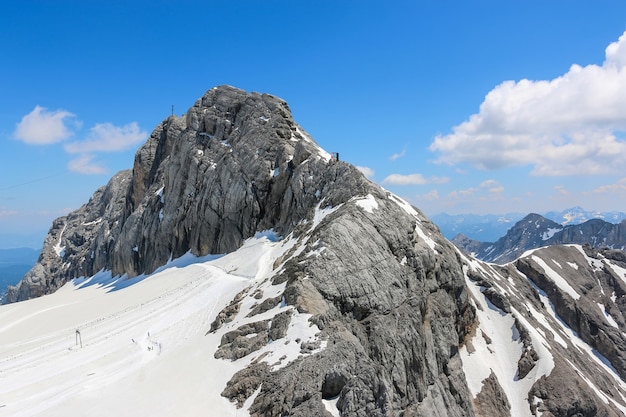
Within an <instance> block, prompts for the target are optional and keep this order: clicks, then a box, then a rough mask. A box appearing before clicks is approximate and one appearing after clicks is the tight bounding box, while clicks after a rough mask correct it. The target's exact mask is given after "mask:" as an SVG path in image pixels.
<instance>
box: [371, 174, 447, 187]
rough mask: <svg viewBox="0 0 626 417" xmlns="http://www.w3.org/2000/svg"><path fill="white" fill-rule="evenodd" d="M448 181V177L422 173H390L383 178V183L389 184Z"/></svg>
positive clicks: (421, 183) (419, 183)
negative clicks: (429, 175)
mask: <svg viewBox="0 0 626 417" xmlns="http://www.w3.org/2000/svg"><path fill="white" fill-rule="evenodd" d="M448 181H450V178H448V177H428V178H427V177H424V176H423V175H422V174H408V175H402V174H391V175H388V176H387V177H386V178H385V179H384V180H383V184H391V185H424V184H445V183H447V182H448Z"/></svg>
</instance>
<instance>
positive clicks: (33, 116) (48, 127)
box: [14, 106, 75, 145]
mask: <svg viewBox="0 0 626 417" xmlns="http://www.w3.org/2000/svg"><path fill="white" fill-rule="evenodd" d="M74 117H75V116H74V114H72V113H70V112H68V111H66V110H52V111H50V110H48V109H46V108H45V107H41V106H35V108H34V109H33V111H31V112H30V113H28V114H27V115H26V116H24V117H22V120H21V121H20V122H19V123H17V125H16V127H15V132H14V136H15V138H16V139H19V140H21V141H23V142H25V143H28V144H30V145H48V144H51V143H57V142H61V141H63V140H65V139H67V138H69V137H70V136H72V131H71V130H70V128H69V127H68V126H67V124H68V122H69V121H70V120H71V119H73V118H74Z"/></svg>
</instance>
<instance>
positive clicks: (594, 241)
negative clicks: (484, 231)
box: [451, 213, 626, 264]
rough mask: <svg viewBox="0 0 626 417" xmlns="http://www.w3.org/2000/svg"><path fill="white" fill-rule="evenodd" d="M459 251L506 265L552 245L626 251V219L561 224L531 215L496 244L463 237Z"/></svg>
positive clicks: (459, 239) (459, 238) (458, 242)
mask: <svg viewBox="0 0 626 417" xmlns="http://www.w3.org/2000/svg"><path fill="white" fill-rule="evenodd" d="M451 242H452V243H454V244H455V245H456V246H457V247H458V248H459V249H461V250H462V251H465V252H467V253H471V254H472V256H474V257H476V258H478V259H481V260H483V261H487V262H494V263H498V264H505V263H507V262H511V261H514V260H515V259H517V258H519V257H520V256H522V255H523V254H524V252H527V251H528V250H531V249H535V248H540V247H544V246H551V245H564V244H579V245H591V246H593V247H595V248H610V249H619V250H624V249H626V220H622V221H621V222H620V223H618V224H613V223H609V222H606V221H604V220H602V219H591V220H587V221H585V222H583V223H578V224H568V225H565V226H563V225H561V224H559V223H556V222H554V221H552V220H550V219H547V218H545V217H543V216H541V215H539V214H535V213H531V214H529V215H527V216H526V217H524V218H523V219H522V220H520V221H519V222H517V223H515V225H514V226H513V227H511V228H510V229H509V230H508V231H507V232H506V235H504V236H503V237H501V238H500V239H498V240H497V241H495V242H479V241H477V240H474V239H470V238H468V237H467V236H464V235H462V234H459V235H457V236H455V237H454V238H453V239H452V241H451Z"/></svg>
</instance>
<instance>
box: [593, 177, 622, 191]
mask: <svg viewBox="0 0 626 417" xmlns="http://www.w3.org/2000/svg"><path fill="white" fill-rule="evenodd" d="M593 191H594V192H595V193H599V194H626V177H624V178H622V179H620V180H619V181H617V182H616V183H615V184H608V185H602V186H600V187H598V188H596V189H595V190H593Z"/></svg>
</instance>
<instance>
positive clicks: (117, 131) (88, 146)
mask: <svg viewBox="0 0 626 417" xmlns="http://www.w3.org/2000/svg"><path fill="white" fill-rule="evenodd" d="M147 137H148V134H147V133H146V132H144V131H142V130H141V129H140V128H139V125H138V124H137V123H136V122H132V123H129V124H127V125H124V126H115V125H112V124H111V123H98V124H96V125H95V126H94V127H92V128H91V129H90V130H89V135H88V136H87V139H85V140H84V141H79V142H72V143H68V144H66V145H65V151H66V152H68V153H91V152H116V151H123V150H126V149H129V148H132V147H133V146H135V145H137V144H139V143H141V142H143V141H145V140H146V138H147Z"/></svg>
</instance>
